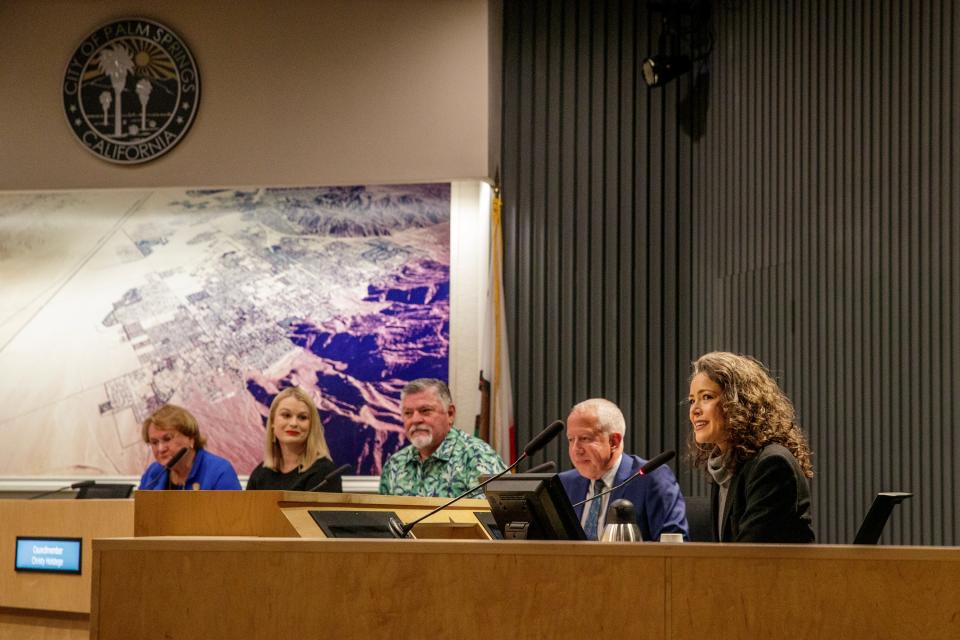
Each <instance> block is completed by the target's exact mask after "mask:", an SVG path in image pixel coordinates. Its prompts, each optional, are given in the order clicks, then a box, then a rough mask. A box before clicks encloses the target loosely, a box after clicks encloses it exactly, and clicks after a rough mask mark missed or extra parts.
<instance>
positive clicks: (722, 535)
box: [689, 351, 814, 543]
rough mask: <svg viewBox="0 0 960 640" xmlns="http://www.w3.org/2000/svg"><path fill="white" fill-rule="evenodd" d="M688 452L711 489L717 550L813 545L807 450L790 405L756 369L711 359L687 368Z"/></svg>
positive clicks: (743, 360)
mask: <svg viewBox="0 0 960 640" xmlns="http://www.w3.org/2000/svg"><path fill="white" fill-rule="evenodd" d="M689 401H690V424H691V425H693V432H692V440H693V442H691V449H692V453H693V459H694V463H695V464H696V466H698V467H701V468H704V469H706V472H707V475H708V480H710V481H711V484H712V494H711V515H712V524H713V538H714V540H716V541H718V542H781V543H789V542H813V541H814V533H813V529H812V527H811V516H810V487H809V485H808V484H807V479H808V478H812V477H813V465H812V464H811V463H810V449H809V448H808V447H807V443H806V440H805V439H804V437H803V433H802V432H801V431H800V427H799V425H797V422H796V417H795V414H794V410H793V405H792V404H791V403H790V400H789V399H788V398H787V396H786V395H785V394H784V393H783V391H781V390H780V387H779V386H778V385H777V383H776V381H775V380H774V379H773V378H772V377H771V376H770V374H769V372H767V370H766V369H765V368H764V366H763V365H762V364H761V363H759V362H758V361H756V360H754V359H753V358H750V357H748V356H741V355H736V354H733V353H725V352H719V351H715V352H713V353H707V354H705V355H702V356H700V358H698V359H697V361H696V362H694V363H693V374H692V375H691V377H690V398H689Z"/></svg>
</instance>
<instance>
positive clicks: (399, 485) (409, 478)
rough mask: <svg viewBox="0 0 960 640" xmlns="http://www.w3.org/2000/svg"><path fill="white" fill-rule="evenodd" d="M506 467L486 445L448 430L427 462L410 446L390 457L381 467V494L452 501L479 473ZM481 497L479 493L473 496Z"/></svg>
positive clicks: (455, 429)
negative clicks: (450, 499)
mask: <svg viewBox="0 0 960 640" xmlns="http://www.w3.org/2000/svg"><path fill="white" fill-rule="evenodd" d="M506 468H507V466H506V465H505V464H503V460H501V459H500V456H498V455H497V452H496V451H494V450H493V449H492V448H491V447H490V445H489V444H487V443H486V442H484V441H483V440H481V439H480V438H474V437H473V436H468V435H467V434H465V433H464V432H463V431H460V430H459V429H457V428H451V429H450V432H449V433H448V434H447V437H446V438H444V439H443V442H441V443H440V446H439V447H437V450H436V451H434V452H433V453H432V454H431V455H430V457H429V458H427V459H426V460H423V461H421V460H420V452H419V451H418V450H417V448H416V447H413V446H407V447H404V448H403V449H400V451H397V452H396V453H395V454H393V456H392V457H391V458H390V459H389V460H387V462H386V464H384V465H383V472H382V473H381V474H380V493H382V494H387V495H394V496H430V497H434V498H441V497H447V498H452V497H454V496H458V495H460V494H461V493H463V492H464V491H466V490H467V489H469V488H470V487H472V486H473V485H475V484H477V478H478V477H479V476H480V475H481V474H484V473H486V474H493V473H499V472H500V471H503V470H504V469H506ZM482 496H483V494H482V493H478V494H477V495H475V496H472V497H477V498H479V497H482Z"/></svg>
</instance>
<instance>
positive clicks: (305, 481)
mask: <svg viewBox="0 0 960 640" xmlns="http://www.w3.org/2000/svg"><path fill="white" fill-rule="evenodd" d="M336 468H337V466H336V465H335V464H333V460H331V459H330V458H320V459H318V460H317V461H316V462H314V463H313V464H312V465H310V467H309V468H308V469H305V470H304V471H300V470H299V469H294V470H293V471H290V472H289V473H281V472H279V471H274V470H273V469H267V468H266V467H264V466H263V463H262V462H261V463H260V464H258V465H257V468H256V469H254V470H253V473H251V474H250V479H249V480H247V489H248V490H249V489H279V490H281V491H309V490H310V489H312V488H313V487H315V486H316V485H317V484H319V483H320V481H321V480H323V479H324V478H325V477H326V476H327V474H328V473H330V472H331V471H333V470H334V469H336ZM317 491H325V492H327V493H342V492H343V484H342V482H341V476H337V477H336V478H334V479H332V480H331V481H330V482H328V483H326V484H325V485H323V486H322V487H320V488H319V489H317Z"/></svg>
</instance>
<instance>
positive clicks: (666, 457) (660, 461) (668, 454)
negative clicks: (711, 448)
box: [573, 449, 677, 508]
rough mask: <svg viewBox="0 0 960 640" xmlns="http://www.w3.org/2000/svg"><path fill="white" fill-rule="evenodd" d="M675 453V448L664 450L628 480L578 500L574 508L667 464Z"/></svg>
mask: <svg viewBox="0 0 960 640" xmlns="http://www.w3.org/2000/svg"><path fill="white" fill-rule="evenodd" d="M675 455H677V452H676V451H674V450H673V449H671V450H669V451H664V452H663V453H661V454H660V455H658V456H657V457H655V458H653V459H652V460H650V461H649V462H648V463H647V464H645V465H643V466H642V467H640V469H638V470H637V472H636V473H635V474H633V475H632V476H630V477H629V478H627V479H626V480H624V481H623V482H621V483H620V484H618V485H616V486H613V487H610V488H609V489H607V490H606V491H601V492H600V493H598V494H597V495H595V496H591V497H589V498H587V499H586V500H581V501H580V502H578V503H577V504H575V505H573V506H574V508H576V507H579V506H580V505H582V504H586V503H587V502H591V501H593V500H596V499H597V498H602V497H603V496H605V495H607V494H608V493H610V492H611V491H616V490H617V489H619V488H620V487H622V486H623V485H625V484H627V483H628V482H632V481H633V480H636V479H637V478H639V477H640V476H645V475H647V474H648V473H650V472H651V471H653V470H655V469H657V468H658V467H660V466H662V465H664V464H666V463H667V462H670V460H671V459H672V458H673V456H675Z"/></svg>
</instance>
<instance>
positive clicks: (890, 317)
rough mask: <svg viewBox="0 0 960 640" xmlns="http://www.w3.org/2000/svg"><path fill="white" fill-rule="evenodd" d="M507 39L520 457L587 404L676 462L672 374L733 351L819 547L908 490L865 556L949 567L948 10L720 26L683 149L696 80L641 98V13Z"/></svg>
mask: <svg viewBox="0 0 960 640" xmlns="http://www.w3.org/2000/svg"><path fill="white" fill-rule="evenodd" d="M504 27H505V31H504V134H505V135H504V149H503V151H504V165H503V187H504V198H505V208H504V211H505V229H506V238H505V241H506V244H507V247H506V252H507V258H508V261H507V265H506V266H507V271H506V276H507V295H508V307H509V310H510V316H509V320H508V322H509V324H510V331H511V338H512V340H513V345H514V354H513V356H514V359H513V366H514V368H515V369H514V370H515V375H516V377H515V378H514V379H515V380H517V384H516V388H515V394H516V403H517V404H516V406H517V423H518V432H519V434H520V439H521V440H523V439H524V438H525V437H527V436H529V435H530V434H532V433H533V432H535V431H536V430H537V429H539V428H541V427H542V426H543V424H546V422H548V421H549V420H551V419H553V418H556V417H562V416H564V414H565V413H566V411H567V410H568V409H569V407H570V405H572V404H573V403H574V402H576V401H578V400H581V399H583V398H586V397H590V396H598V395H602V396H605V397H608V398H610V399H612V400H614V401H616V402H617V403H618V404H620V406H621V407H622V408H623V409H624V412H625V414H626V416H627V420H628V423H629V424H630V435H629V437H628V439H627V443H628V444H627V448H628V450H633V451H635V452H638V453H642V454H646V455H653V454H655V453H657V452H659V451H660V450H661V449H663V448H673V447H680V448H681V449H683V445H684V441H685V439H686V434H687V422H686V409H685V398H686V395H687V375H688V371H689V365H688V363H689V362H690V361H691V360H692V359H694V358H695V357H696V356H697V355H699V354H700V353H702V352H704V351H708V350H713V349H724V350H731V351H737V352H741V353H748V354H751V355H754V356H756V357H757V358H759V359H761V360H762V361H763V362H765V363H766V364H767V365H768V366H769V367H770V368H771V370H773V371H774V373H775V374H776V375H777V377H778V379H779V380H780V382H781V384H782V386H783V387H784V388H785V390H786V391H787V393H788V395H789V396H790V397H791V398H792V399H793V401H794V403H795V405H796V407H797V411H798V414H799V419H800V423H801V425H802V426H803V428H804V430H805V432H806V433H807V435H808V437H809V440H810V444H811V448H812V449H813V451H814V454H815V455H814V464H815V468H816V472H817V475H816V477H815V478H814V479H813V481H812V488H813V495H814V509H815V525H816V530H817V534H818V539H819V540H820V541H822V542H849V541H850V540H852V538H853V535H854V533H855V531H856V528H857V526H858V525H859V523H860V520H861V519H862V517H863V515H864V514H865V512H866V510H867V508H868V507H869V504H870V500H871V499H872V496H873V494H874V493H875V492H877V491H881V490H904V491H911V492H913V493H914V497H913V499H912V500H909V501H907V502H906V503H904V504H903V505H901V506H900V507H898V509H897V510H896V511H895V512H894V515H893V517H892V519H891V524H890V525H889V526H888V529H887V533H886V534H885V535H884V538H883V541H884V542H895V543H904V544H957V541H958V532H960V509H958V504H957V489H958V487H960V465H958V464H957V462H956V460H955V458H956V455H957V453H958V446H957V437H956V436H955V435H954V428H955V426H956V424H957V403H956V401H955V400H954V397H955V395H956V392H957V390H958V389H960V373H958V368H957V365H956V364H955V363H956V362H958V361H960V322H958V321H960V259H958V257H957V256H958V255H960V251H958V249H960V246H958V245H960V219H958V216H957V214H956V213H955V211H954V209H955V207H956V206H957V203H958V202H960V175H958V174H960V164H958V162H957V161H956V160H955V158H956V155H957V151H958V149H960V116H958V113H957V110H956V107H955V105H956V104H957V103H958V102H960V101H958V98H960V64H958V63H957V60H960V9H957V8H956V7H955V6H954V5H953V3H951V2H949V1H947V0H926V1H922V2H920V1H918V2H908V1H906V0H889V1H885V2H876V3H835V2H828V1H826V0H821V1H813V0H811V1H807V2H800V1H795V2H789V1H782V2H781V1H772V0H763V1H761V0H757V1H742V2H723V3H713V31H714V34H715V36H716V43H715V47H714V50H713V52H712V55H711V57H710V61H709V65H708V66H707V67H705V70H706V71H708V73H709V93H708V99H707V103H706V109H705V119H704V120H703V122H702V124H703V126H704V127H705V130H704V133H703V135H702V137H699V138H697V139H696V140H694V139H693V138H692V137H691V135H690V128H689V127H688V126H686V122H688V120H687V121H684V119H683V115H682V114H683V112H684V109H685V108H686V107H687V106H688V105H689V104H690V95H691V92H692V90H693V88H694V87H695V86H696V85H695V83H694V80H695V74H688V75H687V76H685V77H684V78H681V79H680V80H678V81H674V82H672V83H670V84H668V85H666V86H665V87H663V88H659V89H653V90H651V89H648V88H647V87H646V86H645V85H644V84H643V82H642V80H641V77H640V74H639V64H640V60H642V58H643V57H645V56H646V55H648V54H649V53H651V52H652V51H653V50H654V49H655V46H656V36H657V34H658V33H659V15H657V14H654V13H651V12H650V11H649V9H648V7H647V6H646V4H644V3H633V2H600V3H584V2H536V3H507V4H506V7H505V14H504ZM695 71H696V69H695ZM705 79H706V78H705V77H704V76H701V77H699V81H700V82H701V83H702V81H703V80H705ZM702 86H703V85H702V84H701V85H700V87H701V88H702ZM681 122H684V126H681ZM695 137H696V136H695ZM546 455H547V456H548V457H551V458H555V459H558V460H559V461H561V462H562V463H563V464H564V465H566V466H569V462H568V460H567V456H566V452H565V450H564V447H563V446H562V445H555V446H554V449H553V450H551V451H548V453H547V454H546ZM677 468H678V475H679V478H680V481H681V485H682V486H683V489H684V491H685V492H686V493H687V494H690V495H702V494H703V493H704V492H705V485H704V483H703V480H702V478H701V477H700V474H699V472H697V471H695V470H691V469H690V468H689V465H687V464H686V462H685V461H683V460H680V461H678V463H677Z"/></svg>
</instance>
